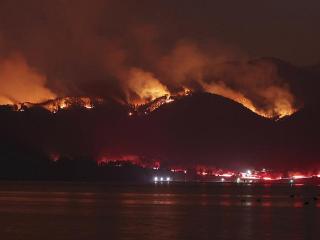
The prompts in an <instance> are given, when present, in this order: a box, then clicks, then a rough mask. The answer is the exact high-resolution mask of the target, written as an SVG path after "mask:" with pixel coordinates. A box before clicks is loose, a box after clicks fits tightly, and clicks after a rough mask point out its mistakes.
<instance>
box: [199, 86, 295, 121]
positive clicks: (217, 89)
mask: <svg viewBox="0 0 320 240" xmlns="http://www.w3.org/2000/svg"><path fill="white" fill-rule="evenodd" d="M203 87H204V88H205V90H206V91H207V92H209V93H213V94H217V95H220V96H223V97H226V98H229V99H232V100H234V101H235V102H238V103H240V104H241V105H243V106H244V107H246V108H248V109H249V110H251V111H252V112H254V113H256V114H258V115H260V116H262V117H265V118H276V119H279V118H283V117H285V116H290V115H292V114H293V113H295V112H296V109H295V108H294V107H293V104H292V102H293V99H292V97H291V95H290V94H287V93H283V94H287V95H288V96H284V97H282V95H281V94H280V93H279V94H278V95H279V96H278V97H277V98H275V101H274V106H273V108H268V109H266V110H265V109H258V108H257V107H255V105H254V103H253V102H252V101H251V100H250V99H248V98H246V97H245V96H244V95H243V94H242V93H240V92H236V91H234V90H232V89H230V88H228V87H226V86H225V85H224V84H223V83H219V84H206V83H203ZM274 91H275V92H276V91H280V90H279V89H274ZM270 92H271V90H270Z"/></svg>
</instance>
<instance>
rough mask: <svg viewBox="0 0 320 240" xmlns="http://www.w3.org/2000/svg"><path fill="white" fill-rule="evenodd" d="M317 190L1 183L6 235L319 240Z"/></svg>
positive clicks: (90, 239) (0, 223)
mask: <svg viewBox="0 0 320 240" xmlns="http://www.w3.org/2000/svg"><path fill="white" fill-rule="evenodd" d="M319 193H320V188H319V187H317V186H313V187H310V186H295V187H290V186H287V185H277V186H267V185H265V186H263V185H260V186H257V185H251V186H247V185H233V184H232V185H228V184H200V183H199V184H169V185H168V184H163V185H160V184H159V185H153V184H150V185H110V184H93V183H7V182H2V183H1V182H0V239H1V240H10V239H23V240H29V239H30V240H37V239H41V240H51V239H55V240H56V239H57V240H63V239H75V240H82V239H87V240H95V239H139V240H143V239H152V240H156V239H163V240H164V239H165V240H168V239H259V240H260V239H290V240H295V239H320V197H319ZM292 194H294V196H290V195H292ZM316 196H318V197H319V200H316V199H314V197H316Z"/></svg>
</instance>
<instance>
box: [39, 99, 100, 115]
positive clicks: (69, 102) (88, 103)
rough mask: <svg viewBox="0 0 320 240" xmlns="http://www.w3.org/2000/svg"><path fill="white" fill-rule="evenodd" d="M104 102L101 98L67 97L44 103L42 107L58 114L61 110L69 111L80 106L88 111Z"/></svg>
mask: <svg viewBox="0 0 320 240" xmlns="http://www.w3.org/2000/svg"><path fill="white" fill-rule="evenodd" d="M102 101H103V100H102V99H99V98H95V99H92V98H89V97H65V98H58V99H55V100H51V101H47V102H45V103H42V104H41V106H42V107H43V108H45V109H47V110H48V111H50V112H52V113H56V112H57V111H59V110H61V109H67V108H70V107H71V106H79V107H83V108H86V109H92V108H94V104H95V103H101V102H102Z"/></svg>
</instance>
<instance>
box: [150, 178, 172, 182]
mask: <svg viewBox="0 0 320 240" xmlns="http://www.w3.org/2000/svg"><path fill="white" fill-rule="evenodd" d="M153 181H154V182H155V183H157V182H171V178H170V177H166V178H165V177H154V179H153Z"/></svg>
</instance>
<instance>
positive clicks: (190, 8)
mask: <svg viewBox="0 0 320 240" xmlns="http://www.w3.org/2000/svg"><path fill="white" fill-rule="evenodd" d="M0 6H1V10H0V11H1V29H0V32H1V33H0V36H2V42H3V41H4V42H6V41H10V40H11V41H14V40H15V41H18V40H20V41H21V42H20V46H21V45H22V44H32V43H30V42H29V41H24V40H26V39H28V38H29V37H31V36H30V35H33V37H34V38H36V37H37V36H35V35H37V34H40V33H41V32H46V30H45V29H42V28H48V29H47V30H48V31H52V32H56V34H58V32H60V33H59V34H61V35H65V34H72V33H70V32H69V33H68V32H67V31H68V24H73V25H72V27H73V28H76V29H74V31H75V32H76V31H78V30H79V31H81V29H82V28H83V30H84V31H85V30H86V28H90V29H91V30H92V31H93V32H94V33H99V34H101V35H105V34H110V32H118V33H119V36H121V34H123V33H124V32H123V31H124V30H125V29H123V28H122V27H123V26H128V25H129V26H132V24H135V23H136V24H138V23H140V24H153V25H155V26H157V27H159V28H160V29H161V31H162V33H163V34H164V36H163V38H168V40H169V39H170V38H174V37H180V38H181V37H192V38H195V39H199V40H205V39H208V38H214V39H218V40H220V41H223V42H226V43H229V44H232V45H234V46H236V47H239V48H241V49H243V50H244V51H247V52H248V53H249V54H250V55H252V56H273V57H279V58H282V59H284V60H288V61H291V62H293V63H296V64H314V63H318V62H319V60H320V56H319V55H320V46H319V42H320V31H319V28H318V26H317V23H319V22H320V15H319V14H318V13H319V10H320V3H319V1H317V0H307V1H300V0H282V1H276V0H270V1H255V0H243V1H232V0H226V1H213V0H198V1H195V0H185V1H177V0H170V1H169V0H162V1H158V0H152V1H150V0H149V1H144V0H140V1H133V0H130V1H126V0H125V1H101V0H91V1H84V0H80V1H79V0H78V1H73V0H69V1H66V0H65V1H63V0H58V1H50V0H49V1H48V0H47V1H39V0H29V1H17V0H2V1H1V3H0ZM119 27H121V28H119ZM69 30H70V29H69ZM97 31H98V32H97ZM168 31H171V33H170V35H165V34H168ZM171 34H173V35H171ZM61 37H62V36H61ZM8 38H9V39H8ZM12 38H13V39H12ZM17 38H20V39H17ZM39 38H40V36H38V39H35V40H36V43H34V46H30V47H35V46H36V45H37V44H40V42H37V40H38V41H41V39H39ZM42 38H43V39H42V40H44V41H45V40H47V39H45V37H44V36H42ZM69 40H70V39H69ZM61 41H63V39H61ZM7 44H9V45H11V44H13V45H14V43H7ZM14 47H19V46H14Z"/></svg>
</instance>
